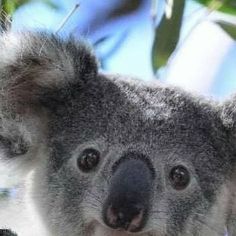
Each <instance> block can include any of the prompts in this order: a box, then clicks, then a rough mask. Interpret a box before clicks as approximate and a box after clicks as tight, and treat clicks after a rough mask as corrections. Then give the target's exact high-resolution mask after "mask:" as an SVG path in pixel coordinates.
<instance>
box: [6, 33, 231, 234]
mask: <svg viewBox="0 0 236 236" xmlns="http://www.w3.org/2000/svg"><path fill="white" fill-rule="evenodd" d="M38 37H39V36H38ZM41 37H42V36H41ZM47 40H48V44H49V45H48V46H47V45H46V46H47V47H50V46H52V45H53V46H54V47H55V48H54V50H55V52H54V51H53V50H52V49H51V48H50V50H52V51H53V52H54V53H52V52H47V47H46V49H45V52H43V54H42V55H40V56H38V57H36V58H37V60H38V61H36V62H35V60H36V59H35V58H34V57H33V56H32V55H31V54H30V56H29V55H28V54H26V56H25V57H26V58H27V59H28V60H25V61H23V62H24V63H29V59H31V60H30V63H29V65H30V66H31V67H33V69H34V70H33V69H32V70H31V71H32V74H31V75H30V76H31V78H32V76H34V73H36V74H37V76H38V71H40V72H41V74H43V73H46V75H47V76H45V77H43V78H40V81H37V79H35V80H36V81H33V85H34V87H33V92H30V93H29V92H27V95H28V96H29V98H28V97H27V99H25V97H26V96H25V94H24V93H25V87H27V86H29V85H27V83H26V84H24V85H22V86H19V85H18V84H17V86H15V87H14V85H15V83H13V89H11V86H12V83H10V84H9V85H7V86H8V87H10V89H9V90H10V91H11V90H13V91H14V94H17V97H16V98H17V99H16V98H15V97H14V96H13V99H11V101H10V102H9V103H10V104H13V105H14V106H13V105H12V106H13V108H14V109H9V110H10V111H11V112H13V113H14V114H15V113H16V114H17V115H18V116H22V117H24V118H23V121H25V123H26V125H25V126H26V129H27V125H28V123H29V120H34V119H35V120H37V124H38V123H39V125H38V126H39V127H41V128H38V129H36V131H35V130H34V129H33V130H34V131H31V132H32V133H33V132H34V135H33V136H35V135H36V134H35V132H38V136H39V137H40V138H35V139H34V138H31V139H29V140H30V141H29V144H28V146H29V150H28V154H25V153H22V159H26V160H27V159H29V160H30V161H31V162H32V159H37V164H34V172H35V174H34V177H33V185H32V190H31V191H32V198H33V199H34V201H35V203H36V205H37V210H38V211H39V212H40V214H41V217H42V219H43V221H44V223H45V225H46V227H47V228H48V231H49V232H50V233H51V234H52V235H58V236H64V235H70V236H82V235H83V236H110V235H114V236H127V235H130V234H132V235H140V236H162V235H163V236H174V235H175V236H176V235H182V236H191V235H196V236H197V235H199V236H203V235H204V236H216V235H219V236H223V235H224V234H225V232H226V229H227V227H228V228H230V227H231V226H230V224H232V223H231V222H232V221H233V219H232V217H231V216H232V215H233V207H232V206H233V202H232V196H233V188H232V183H233V176H234V164H235V163H234V162H235V161H234V160H235V148H234V145H233V142H234V137H233V132H231V131H232V130H230V129H229V126H230V125H229V123H230V122H231V123H232V122H233V121H232V120H233V116H232V112H231V110H230V107H231V106H232V104H231V103H230V104H228V105H227V106H226V105H225V107H224V112H223V111H221V110H222V108H221V107H220V106H216V105H213V104H210V103H207V102H204V101H202V100H199V99H196V98H193V97H191V96H189V95H188V94H186V93H184V92H183V91H180V90H178V89H176V88H168V87H164V86H160V85H155V84H154V85H151V84H144V83H141V82H139V81H135V80H131V79H128V78H122V77H121V76H111V75H102V74H99V73H97V72H96V69H95V65H94V64H95V63H94V58H93V57H92V56H91V55H90V54H89V53H88V52H87V51H86V50H85V49H84V48H83V47H82V46H80V45H79V46H75V45H74V44H73V42H68V43H66V42H60V41H58V40H56V39H47ZM36 42H37V44H36ZM40 42H42V39H41V41H39V42H38V41H37V38H36V39H35V38H34V41H33V40H32V43H31V44H32V45H33V46H34V47H36V46H38V47H39V48H41V44H40ZM51 44H52V45H51ZM44 46H45V42H44ZM81 47H82V49H81ZM34 50H35V51H36V52H37V47H36V49H34ZM41 51H42V50H41ZM56 52H57V53H56ZM63 53H64V54H63ZM54 54H55V55H57V56H58V55H59V56H58V57H59V59H58V57H57V58H54V56H55V55H54ZM61 54H62V56H61V57H60V55H61ZM81 54H82V56H81ZM33 55H34V56H35V54H33ZM36 55H37V54H36ZM45 55H46V56H45ZM21 56H22V54H21ZM43 56H44V57H43ZM63 56H64V57H63ZM21 58H23V59H24V54H23V56H22V57H21ZM32 58H34V60H33V59H32ZM41 58H43V59H45V58H46V59H47V63H51V64H49V65H48V64H47V68H46V69H45V68H44V67H45V60H42V59H41ZM62 58H63V59H62ZM23 59H22V60H23ZM48 59H50V60H48ZM66 59H67V60H66ZM41 60H42V62H41ZM55 63H56V64H57V65H58V66H61V67H63V65H65V66H66V68H68V67H70V66H71V68H72V69H73V73H72V72H71V70H69V69H68V70H69V72H70V73H69V72H68V73H65V71H64V70H63V69H61V70H59V72H58V71H54V70H55V68H54V64H55ZM38 67H39V68H38ZM41 67H42V68H44V69H45V71H46V72H45V71H43V70H42V68H41ZM51 67H53V71H51V70H52V68H51ZM47 69H48V70H49V69H50V71H47ZM17 70H20V66H18V67H17ZM13 72H14V71H13ZM24 72H25V71H24ZM53 73H56V75H57V76H56V77H55V78H54V77H53V75H54V74H53ZM63 73H64V74H63ZM25 74H26V75H27V76H28V73H24V74H23V73H22V77H24V79H23V81H24V82H25V80H26V79H27V78H26V77H27V76H26V75H25ZM58 75H59V76H58ZM60 76H61V77H62V78H61V77H60ZM63 76H64V77H65V78H66V79H67V81H66V83H65V82H62V80H63V79H64V78H63ZM52 77H53V79H55V81H56V82H54V81H53V80H52ZM16 79H18V77H17V76H16ZM42 79H44V80H45V82H42ZM77 80H78V81H77ZM81 81H83V82H81ZM31 82H32V81H31ZM34 83H35V84H34ZM47 83H48V84H49V85H50V86H47ZM30 85H31V84H30ZM39 85H40V86H39ZM4 86H5V85H4ZM22 88H23V90H22ZM32 93H34V94H35V93H36V94H37V96H35V95H34V94H32ZM28 99H30V102H28ZM16 100H17V101H16ZM7 102H8V101H7ZM4 109H5V107H4V108H3V110H4ZM19 109H20V111H21V112H19ZM4 111H5V110H4ZM22 111H23V112H22ZM223 113H224V115H222V114H223ZM229 114H230V115H229ZM223 116H225V117H226V116H227V117H228V119H227V122H224V121H223V118H222V117H223ZM25 117H26V118H25ZM224 119H225V120H226V118H224ZM26 121H27V122H26ZM31 123H32V122H31ZM225 123H227V124H228V126H227V127H226V125H225ZM232 126H233V125H232ZM16 127H18V126H16ZM42 127H43V128H42ZM30 128H32V124H31V125H30ZM28 132H29V133H30V131H28ZM24 135H25V133H24ZM24 135H23V134H22V136H23V137H24ZM31 136H32V135H31ZM36 136H37V135H36ZM35 140H36V141H35ZM30 145H31V146H32V147H33V148H32V147H30ZM37 147H38V150H37V152H36V154H35V156H33V157H32V154H31V155H30V153H32V150H31V149H37ZM7 148H9V147H7ZM7 148H6V149H7ZM5 153H9V152H5ZM27 155H28V156H27ZM8 156H9V155H8ZM16 156H17V157H16ZM13 157H15V158H16V159H19V158H21V156H19V155H15V156H14V155H13V156H11V158H13ZM13 159H14V158H13ZM26 160H24V161H26ZM29 160H28V161H29ZM33 162H34V161H33ZM232 235H233V234H232Z"/></svg>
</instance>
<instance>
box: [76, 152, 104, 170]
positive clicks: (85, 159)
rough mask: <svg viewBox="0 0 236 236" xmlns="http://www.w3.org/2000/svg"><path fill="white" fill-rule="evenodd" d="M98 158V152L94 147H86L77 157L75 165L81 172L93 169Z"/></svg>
mask: <svg viewBox="0 0 236 236" xmlns="http://www.w3.org/2000/svg"><path fill="white" fill-rule="evenodd" d="M99 160H100V153H99V151H97V150H95V149H92V148H90V149H86V150H84V151H83V153H82V154H81V155H80V156H79V157H78V159H77V165H78V167H79V169H80V170H81V171H83V172H89V171H91V170H93V169H94V168H95V167H96V166H97V165H98V162H99Z"/></svg>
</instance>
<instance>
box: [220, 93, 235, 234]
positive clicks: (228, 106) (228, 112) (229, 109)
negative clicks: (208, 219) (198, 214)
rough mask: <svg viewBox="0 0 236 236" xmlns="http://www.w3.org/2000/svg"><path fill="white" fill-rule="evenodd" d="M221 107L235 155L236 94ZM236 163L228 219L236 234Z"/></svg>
mask: <svg viewBox="0 0 236 236" xmlns="http://www.w3.org/2000/svg"><path fill="white" fill-rule="evenodd" d="M220 108H221V119H222V121H223V124H224V127H225V128H226V131H227V133H228V138H229V139H228V142H230V143H231V145H232V149H233V150H234V156H235V153H236V95H234V96H232V97H230V98H229V99H228V100H226V101H225V102H223V104H221V106H220ZM235 164H236V163H232V165H234V169H233V173H232V176H231V179H230V194H231V198H230V202H229V215H228V219H227V230H228V235H236V227H235V226H236V166H235Z"/></svg>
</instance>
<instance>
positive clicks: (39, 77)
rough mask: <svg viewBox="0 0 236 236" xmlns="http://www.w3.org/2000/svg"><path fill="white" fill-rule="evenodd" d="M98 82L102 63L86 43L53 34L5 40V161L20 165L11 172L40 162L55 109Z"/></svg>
mask: <svg viewBox="0 0 236 236" xmlns="http://www.w3.org/2000/svg"><path fill="white" fill-rule="evenodd" d="M96 77H97V62H96V58H95V57H94V55H93V54H92V53H91V50H90V49H89V48H88V47H87V45H86V44H85V43H83V42H76V41H75V40H74V39H72V38H69V39H67V40H63V39H61V38H59V37H58V36H55V35H52V34H48V33H5V34H3V35H1V36H0V160H1V159H7V163H12V162H14V163H15V164H16V165H15V166H16V168H14V169H12V171H11V173H13V172H14V171H15V169H18V170H20V171H23V170H27V171H28V170H29V169H30V168H29V166H32V165H33V164H34V163H35V160H34V156H37V155H38V154H37V149H38V147H39V146H40V145H41V144H42V143H43V140H44V134H45V133H46V132H47V127H46V123H47V119H48V114H49V113H50V112H51V108H52V107H53V106H54V105H56V104H57V102H59V103H60V102H62V101H64V99H66V98H67V97H68V95H69V94H70V91H71V88H75V87H76V86H77V87H78V86H83V84H84V83H86V81H88V80H90V79H91V78H96ZM51 113H52V112H51ZM41 146H42V145H41ZM4 163H6V162H4ZM29 164H30V165H29ZM1 166H2V165H0V169H1ZM9 166H10V167H11V166H12V165H9ZM10 167H9V168H8V169H9V170H10V169H11V168H10ZM0 171H1V170H0ZM11 173H10V174H11Z"/></svg>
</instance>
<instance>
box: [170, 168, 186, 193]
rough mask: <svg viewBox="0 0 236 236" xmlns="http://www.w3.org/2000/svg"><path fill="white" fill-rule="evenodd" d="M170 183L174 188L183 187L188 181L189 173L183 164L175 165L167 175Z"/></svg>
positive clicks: (181, 188)
mask: <svg viewBox="0 0 236 236" xmlns="http://www.w3.org/2000/svg"><path fill="white" fill-rule="evenodd" d="M169 179H170V182H171V185H172V187H173V188H174V189H176V190H183V189H185V188H186V187H187V186H188V184H189V182H190V174H189V172H188V170H187V169H186V168H185V167H184V166H181V165H179V166H175V167H174V168H173V169H172V170H171V171H170V175H169Z"/></svg>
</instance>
